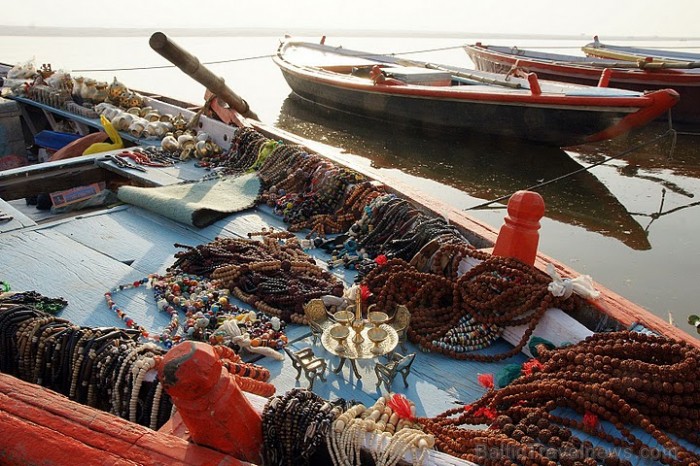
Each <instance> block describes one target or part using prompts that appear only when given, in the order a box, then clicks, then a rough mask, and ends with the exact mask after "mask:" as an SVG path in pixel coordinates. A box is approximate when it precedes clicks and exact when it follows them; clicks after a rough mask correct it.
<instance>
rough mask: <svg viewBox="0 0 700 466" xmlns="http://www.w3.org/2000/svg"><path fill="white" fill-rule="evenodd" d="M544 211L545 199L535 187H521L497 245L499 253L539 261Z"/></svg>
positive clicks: (510, 206) (509, 209) (495, 250)
mask: <svg viewBox="0 0 700 466" xmlns="http://www.w3.org/2000/svg"><path fill="white" fill-rule="evenodd" d="M543 215H544V199H542V196H540V195H539V194H538V193H536V192H533V191H518V192H516V193H515V194H513V195H512V196H511V198H510V200H509V201H508V215H506V217H505V219H504V220H505V224H504V225H503V226H502V227H501V230H500V232H499V233H498V239H497V240H496V246H495V247H494V248H493V254H494V255H495V256H506V257H514V258H516V259H519V260H521V261H522V262H525V263H526V264H529V265H534V264H535V257H536V256H537V243H538V242H539V240H540V234H539V232H538V230H539V229H540V219H541V218H542V216H543Z"/></svg>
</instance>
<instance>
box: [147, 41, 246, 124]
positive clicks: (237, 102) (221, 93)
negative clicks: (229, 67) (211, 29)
mask: <svg viewBox="0 0 700 466" xmlns="http://www.w3.org/2000/svg"><path fill="white" fill-rule="evenodd" d="M148 43H149V44H150V46H151V48H152V49H153V50H155V51H156V52H158V53H159V54H160V55H161V56H162V57H163V58H165V59H166V60H168V61H169V62H170V63H172V64H173V65H175V66H177V67H178V68H180V69H181V70H182V71H184V72H185V74H187V75H188V76H190V77H191V78H192V79H194V80H195V81H197V82H198V83H200V84H201V85H203V86H204V87H206V88H207V89H208V90H209V91H211V92H212V93H213V94H215V95H216V96H218V97H219V98H220V99H221V100H223V101H224V102H226V103H227V104H229V105H230V106H231V107H233V108H234V109H235V110H236V111H237V112H238V113H240V114H241V115H243V116H244V117H246V118H253V119H255V120H259V118H258V116H257V115H256V114H255V112H253V111H252V110H251V109H250V107H249V106H248V102H246V101H245V100H244V99H243V98H241V97H240V96H239V95H238V94H236V93H235V92H233V91H232V90H231V88H229V87H228V86H227V85H226V84H225V83H224V80H223V79H222V78H220V77H219V76H216V75H215V74H214V73H212V72H211V71H209V69H207V67H206V66H204V65H202V64H201V63H200V62H199V60H198V59H197V57H195V56H194V55H192V54H191V53H189V52H188V51H186V50H185V49H183V48H182V47H180V46H179V45H177V44H176V43H175V42H173V41H171V40H170V38H168V36H166V35H165V34H163V33H162V32H155V33H153V35H152V36H151V38H150V40H149V41H148Z"/></svg>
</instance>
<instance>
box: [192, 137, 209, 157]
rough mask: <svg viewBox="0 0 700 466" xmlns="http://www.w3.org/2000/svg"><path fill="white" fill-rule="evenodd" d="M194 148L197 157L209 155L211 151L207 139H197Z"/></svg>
mask: <svg viewBox="0 0 700 466" xmlns="http://www.w3.org/2000/svg"><path fill="white" fill-rule="evenodd" d="M194 148H195V152H196V154H197V157H209V156H210V155H212V153H213V150H212V147H211V144H210V143H209V142H207V141H197V142H196V144H195V145H194Z"/></svg>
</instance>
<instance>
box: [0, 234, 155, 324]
mask: <svg viewBox="0 0 700 466" xmlns="http://www.w3.org/2000/svg"><path fill="white" fill-rule="evenodd" d="M0 251H2V257H3V260H2V262H1V263H0V276H4V277H11V281H10V285H11V286H12V290H13V291H23V290H35V291H37V292H39V293H41V294H43V295H45V296H48V297H59V296H61V297H63V298H64V299H66V300H67V301H68V306H67V307H66V308H65V309H64V310H63V312H61V314H60V317H62V318H64V319H68V320H70V321H71V322H73V323H75V324H78V325H86V326H88V325H89V326H92V327H112V326H118V327H123V323H122V322H121V321H120V320H119V319H118V318H117V317H116V316H115V315H114V314H113V313H112V312H111V311H110V310H109V309H108V308H107V306H106V304H105V300H104V296H103V294H104V293H105V292H106V291H108V290H109V289H111V288H114V287H115V286H116V285H118V284H123V283H131V282H133V281H134V280H138V279H140V278H142V276H143V274H142V273H141V272H140V271H138V270H135V269H133V268H132V267H129V266H128V265H126V264H123V263H122V262H119V261H117V260H115V259H113V258H110V257H108V256H106V255H104V254H102V253H101V252H99V251H96V250H94V249H92V248H89V247H87V246H85V245H83V244H80V243H78V242H77V241H74V240H73V239H71V238H69V237H67V236H66V235H64V234H62V233H60V232H58V231H53V230H51V229H43V230H35V231H23V232H21V233H19V232H17V233H7V234H5V235H2V236H0ZM96 290H99V292H97V291H96ZM125 294H126V293H125ZM152 299H153V298H152V297H150V298H149V299H148V300H147V301H146V300H145V299H130V298H129V297H124V296H120V297H119V301H120V304H121V305H122V306H123V308H124V309H128V313H129V315H131V316H132V317H133V318H134V320H136V322H138V323H140V324H141V325H143V326H145V327H146V328H157V329H160V328H162V327H163V326H165V325H167V323H168V322H169V318H167V315H166V314H165V313H154V312H152V309H150V304H151V303H152Z"/></svg>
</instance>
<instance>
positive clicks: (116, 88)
mask: <svg viewBox="0 0 700 466" xmlns="http://www.w3.org/2000/svg"><path fill="white" fill-rule="evenodd" d="M127 91H128V89H127V88H126V86H125V85H124V84H122V83H120V82H119V81H117V77H116V76H115V77H114V81H112V83H111V84H110V85H109V87H108V88H107V94H108V95H109V99H110V100H112V101H114V102H116V101H117V100H118V99H119V96H120V95H121V94H123V93H125V92H127Z"/></svg>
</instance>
